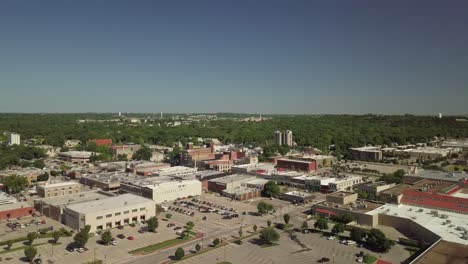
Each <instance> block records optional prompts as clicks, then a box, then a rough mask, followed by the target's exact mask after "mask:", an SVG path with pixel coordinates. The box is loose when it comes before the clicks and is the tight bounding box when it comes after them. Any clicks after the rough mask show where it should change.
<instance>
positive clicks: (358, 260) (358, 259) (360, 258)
mask: <svg viewBox="0 0 468 264" xmlns="http://www.w3.org/2000/svg"><path fill="white" fill-rule="evenodd" d="M356 261H357V262H359V263H362V262H363V261H364V259H363V258H362V257H358V258H357V259H356Z"/></svg>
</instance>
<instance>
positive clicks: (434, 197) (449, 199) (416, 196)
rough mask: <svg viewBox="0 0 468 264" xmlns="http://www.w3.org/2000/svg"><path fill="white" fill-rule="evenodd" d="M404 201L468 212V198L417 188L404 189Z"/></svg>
mask: <svg viewBox="0 0 468 264" xmlns="http://www.w3.org/2000/svg"><path fill="white" fill-rule="evenodd" d="M401 202H402V203H406V204H412V205H417V206H422V207H429V208H434V209H440V210H447V211H453V212H457V213H462V214H468V199H465V198H461V197H453V196H448V195H441V194H435V193H428V192H420V191H416V190H405V191H403V198H402V199H401Z"/></svg>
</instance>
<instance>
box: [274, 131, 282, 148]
mask: <svg viewBox="0 0 468 264" xmlns="http://www.w3.org/2000/svg"><path fill="white" fill-rule="evenodd" d="M273 140H274V142H275V144H276V145H282V144H283V137H282V133H281V131H279V130H276V131H275V133H274V134H273Z"/></svg>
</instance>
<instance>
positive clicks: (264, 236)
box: [260, 227, 280, 244]
mask: <svg viewBox="0 0 468 264" xmlns="http://www.w3.org/2000/svg"><path fill="white" fill-rule="evenodd" d="M279 237H280V235H279V234H278V232H276V231H275V230H274V229H273V228H271V227H269V228H265V229H263V230H262V231H260V239H261V240H263V241H265V242H266V243H268V244H272V243H273V242H276V241H278V240H279Z"/></svg>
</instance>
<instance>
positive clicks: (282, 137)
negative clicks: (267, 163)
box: [273, 130, 293, 147]
mask: <svg viewBox="0 0 468 264" xmlns="http://www.w3.org/2000/svg"><path fill="white" fill-rule="evenodd" d="M273 140H274V143H275V144H276V145H280V146H282V145H286V146H290V147H291V146H292V145H293V134H292V131H291V130H284V131H279V130H276V131H275V133H274V134H273Z"/></svg>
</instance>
